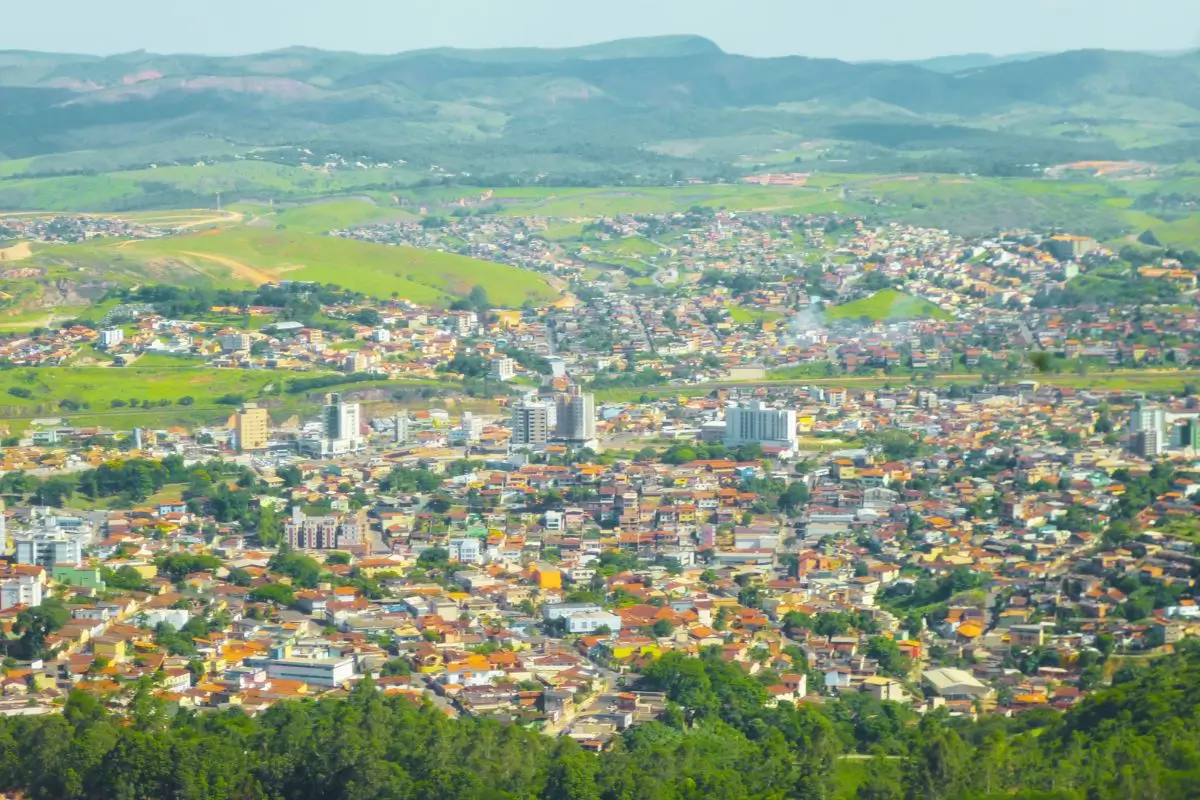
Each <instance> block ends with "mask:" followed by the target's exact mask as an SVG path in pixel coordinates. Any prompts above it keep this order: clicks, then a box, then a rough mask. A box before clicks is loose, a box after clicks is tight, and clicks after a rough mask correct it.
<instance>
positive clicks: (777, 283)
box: [0, 198, 1200, 750]
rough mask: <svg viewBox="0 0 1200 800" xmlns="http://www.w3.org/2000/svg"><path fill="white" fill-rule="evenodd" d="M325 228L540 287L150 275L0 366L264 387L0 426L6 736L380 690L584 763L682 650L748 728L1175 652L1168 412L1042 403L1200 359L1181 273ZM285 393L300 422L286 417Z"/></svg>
mask: <svg viewBox="0 0 1200 800" xmlns="http://www.w3.org/2000/svg"><path fill="white" fill-rule="evenodd" d="M478 202H486V198H482V199H481V200H480V201H478ZM462 207H463V208H467V209H469V205H468V204H465V201H464V205H463V206H462ZM5 224H6V225H18V224H19V225H23V226H26V227H27V228H29V230H28V231H26V233H27V234H29V235H37V236H40V237H42V238H43V239H44V240H46V241H59V240H68V241H75V240H78V239H83V238H91V237H94V236H134V237H142V238H151V237H159V236H165V235H170V233H169V232H165V231H160V230H158V229H155V228H139V227H136V226H128V225H125V224H123V223H121V222H120V220H115V219H101V218H95V219H91V220H87V221H84V222H78V221H69V220H65V219H64V220H58V221H56V222H53V223H36V224H35V223H33V222H29V221H21V222H11V223H10V222H6V223H5ZM564 230H566V231H569V232H570V234H571V235H569V236H561V235H560V234H561V233H562V232H563V231H564ZM332 234H333V235H337V236H344V237H351V238H358V239H365V240H369V241H374V242H380V243H385V244H391V245H395V246H398V247H404V246H419V247H424V248H432V249H441V250H446V251H453V252H457V253H461V254H464V255H469V256H473V257H476V258H481V259H485V260H491V261H497V262H502V263H505V264H509V265H514V266H519V267H522V268H524V269H528V270H533V271H537V272H540V273H545V274H546V275H548V276H551V278H552V279H553V280H554V281H556V283H557V285H560V286H561V287H563V288H564V291H563V293H562V296H561V298H560V299H558V300H557V301H554V302H551V303H547V304H546V305H544V306H535V305H532V304H527V305H526V306H525V307H523V308H507V309H506V308H495V307H493V306H492V305H491V304H490V303H489V301H488V298H487V293H486V292H485V291H483V290H481V289H477V290H472V291H471V293H470V295H469V296H464V297H463V299H462V300H461V301H460V302H457V303H455V304H454V306H452V307H451V308H450V309H449V310H446V309H436V308H431V307H422V306H418V305H416V304H413V303H410V302H408V301H406V300H404V299H402V298H391V299H384V300H377V299H371V298H368V297H364V296H361V295H357V294H354V293H350V292H344V291H341V290H339V289H337V288H336V287H318V286H314V285H310V284H304V283H298V282H286V281H285V282H282V283H280V284H279V285H272V286H264V287H261V288H260V289H258V290H256V291H254V292H246V293H242V294H243V295H244V296H240V297H235V298H233V300H232V301H230V303H229V304H224V301H223V302H222V303H221V304H207V305H203V306H199V305H196V304H195V303H193V302H191V301H192V298H189V297H188V295H187V293H186V292H181V291H179V290H172V289H171V287H155V286H152V285H147V286H143V287H139V288H137V289H133V290H127V289H125V290H116V289H114V292H115V293H116V294H114V298H115V299H116V300H118V302H116V303H113V304H112V307H111V309H110V310H108V311H107V314H106V316H105V318H104V319H103V320H100V321H97V322H86V321H72V322H68V323H67V324H65V325H63V326H61V327H59V328H55V329H46V330H39V331H34V332H31V333H24V334H16V333H9V334H6V335H5V336H4V338H3V339H2V340H0V359H2V360H3V362H4V364H5V366H6V367H7V368H8V369H12V370H16V371H18V373H19V372H20V371H21V370H29V368H33V367H51V366H61V365H69V364H91V365H106V366H109V367H110V368H111V370H112V371H113V372H114V373H117V374H119V373H120V371H121V370H124V369H130V368H133V367H136V366H137V365H138V364H139V363H146V362H145V361H143V359H148V358H153V359H156V363H162V359H177V360H178V362H179V364H181V365H193V366H196V365H202V366H203V367H204V368H206V369H212V370H264V371H265V370H270V371H272V373H271V374H272V375H277V376H278V378H277V380H275V382H274V383H273V384H271V385H269V386H268V388H266V389H264V390H263V392H262V394H261V395H260V396H257V397H246V396H236V395H233V396H229V397H223V398H217V402H218V403H221V404H223V405H227V406H228V408H227V412H228V419H227V420H226V421H224V422H222V423H219V424H207V425H198V426H195V427H188V426H165V427H162V428H159V427H155V426H153V425H147V426H143V427H138V428H137V429H136V430H134V431H132V432H128V433H127V432H122V431H114V430H109V429H107V428H105V427H103V426H95V425H80V424H76V423H74V422H73V421H72V416H73V415H74V414H76V413H79V412H81V411H84V412H86V411H92V412H97V411H115V410H120V409H131V408H134V407H137V406H138V405H139V399H138V398H136V397H131V398H130V399H129V400H111V401H109V402H108V403H106V404H104V407H103V408H97V407H96V404H94V403H92V402H91V401H89V400H88V399H87V398H86V397H82V398H77V399H64V400H59V401H56V402H50V401H46V402H44V403H42V404H41V405H39V406H37V407H36V409H34V413H36V414H38V415H39V416H38V418H36V419H33V420H32V421H31V424H28V425H23V426H17V425H15V424H14V425H12V426H11V427H10V429H9V430H7V431H5V432H4V433H5V435H6V436H7V440H6V444H7V445H8V446H7V447H6V448H5V449H4V450H3V451H2V462H3V463H0V470H2V474H0V494H3V496H4V497H5V498H6V504H7V508H6V510H5V512H4V514H3V516H0V525H2V527H0V531H2V532H3V536H2V539H3V541H2V545H0V546H2V548H3V552H4V555H5V556H6V559H5V561H4V562H3V564H2V566H0V623H2V624H3V626H4V630H5V631H6V632H7V636H8V650H7V652H8V659H7V660H6V662H5V673H4V677H3V679H2V680H3V686H4V696H3V698H0V713H3V714H13V715H16V714H34V713H57V712H60V711H61V710H62V708H63V705H64V700H65V698H66V696H67V695H68V693H70V692H71V691H73V690H83V691H86V692H89V693H92V694H94V695H96V696H97V697H102V698H107V699H113V698H121V697H124V696H127V695H128V694H129V693H130V692H132V691H133V690H134V688H135V687H141V686H144V685H145V684H146V682H147V681H149V682H150V683H152V685H153V687H154V691H156V692H157V693H159V694H160V696H161V697H163V698H165V699H167V700H169V701H170V702H172V703H175V704H177V705H178V706H180V707H184V708H193V709H220V708H228V707H230V706H237V707H240V708H241V709H243V710H244V711H245V712H246V713H247V714H251V715H253V714H256V713H258V712H260V711H262V710H263V709H265V708H267V707H268V706H270V705H272V704H274V703H277V702H279V701H281V700H287V699H294V698H302V697H313V696H318V695H327V694H334V695H336V694H339V693H343V694H344V693H347V692H349V691H350V689H351V688H352V687H353V685H354V684H355V683H356V682H359V681H361V680H363V679H365V678H366V676H371V678H372V679H373V680H374V682H375V683H376V685H377V686H379V687H380V689H382V690H383V691H384V692H387V693H390V694H401V695H407V696H410V697H413V698H414V699H418V700H422V701H428V702H430V703H432V704H434V705H435V706H437V707H438V708H439V709H441V710H442V711H444V713H446V714H448V715H451V716H458V715H487V716H494V717H498V718H502V719H506V720H511V721H513V722H516V723H519V724H524V725H530V726H536V727H538V728H539V729H540V730H542V731H543V732H544V733H546V734H547V735H555V736H566V737H570V738H572V739H574V740H576V741H578V742H579V743H580V744H582V745H583V746H585V747H587V748H590V749H596V750H599V749H603V748H605V747H606V746H607V745H608V744H609V743H610V741H611V740H612V739H613V737H614V736H616V735H617V734H618V733H619V732H621V731H623V730H625V729H627V728H628V727H630V726H631V725H635V724H637V723H638V722H641V721H645V720H649V719H653V718H655V717H657V716H658V715H659V714H661V713H663V712H664V710H665V709H666V708H667V698H666V695H665V694H664V693H663V692H662V691H659V690H656V687H647V686H646V685H645V684H644V682H642V681H641V680H640V679H639V675H640V673H641V672H642V671H643V669H644V668H645V667H646V666H647V665H648V664H650V663H652V662H654V661H655V660H656V659H659V658H661V657H663V656H664V655H665V654H668V653H672V652H677V653H682V654H686V655H697V654H700V653H715V654H716V657H719V658H721V659H723V660H724V661H726V662H728V663H729V664H734V665H737V666H739V667H740V668H742V669H743V670H744V671H745V672H746V673H747V674H749V675H751V676H753V677H755V678H756V679H757V680H759V681H760V682H761V684H762V686H763V687H764V688H765V691H766V693H767V696H768V698H769V701H768V702H769V703H771V704H776V703H782V702H790V703H794V704H803V703H827V702H830V701H831V699H832V698H835V697H837V696H844V695H846V694H848V693H865V694H869V695H870V696H872V697H873V698H875V699H877V700H881V701H896V702H901V703H905V704H908V705H909V706H911V708H913V709H915V710H916V711H918V712H921V713H924V712H927V711H930V710H933V709H937V708H946V709H948V710H949V712H950V713H951V714H954V715H964V716H982V715H992V714H999V715H1005V716H1011V715H1016V714H1021V713H1024V712H1026V711H1029V710H1032V709H1037V708H1043V707H1047V706H1050V707H1055V708H1065V707H1069V706H1071V705H1073V704H1076V703H1078V702H1080V700H1081V699H1082V698H1083V697H1085V696H1087V695H1088V693H1089V692H1091V691H1093V690H1094V689H1096V688H1098V687H1100V686H1101V685H1102V684H1103V683H1104V682H1105V680H1106V679H1107V678H1108V677H1110V676H1109V675H1106V670H1109V671H1111V669H1112V668H1113V667H1114V665H1115V663H1116V659H1118V658H1119V657H1123V656H1130V655H1139V654H1152V653H1156V652H1161V651H1162V650H1163V648H1170V647H1171V646H1172V645H1173V644H1174V643H1176V642H1177V641H1179V640H1180V639H1181V638H1183V637H1187V636H1190V635H1193V634H1195V633H1197V632H1198V631H1200V605H1197V603H1196V600H1195V585H1194V576H1195V575H1196V574H1198V567H1200V559H1198V557H1197V551H1196V542H1197V541H1200V524H1198V523H1197V519H1198V517H1197V508H1196V503H1197V502H1198V501H1200V495H1197V490H1198V489H1200V467H1198V466H1197V458H1198V457H1200V397H1197V396H1195V392H1193V391H1190V390H1189V391H1186V392H1182V393H1180V394H1179V395H1178V396H1169V395H1158V396H1155V395H1145V394H1143V393H1141V392H1135V391H1130V390H1128V389H1124V388H1121V381H1120V380H1114V381H1113V382H1112V383H1111V384H1109V385H1111V386H1112V387H1113V388H1108V389H1098V388H1082V387H1083V385H1084V383H1083V382H1082V381H1075V383H1077V384H1079V385H1080V387H1081V388H1075V389H1073V388H1070V385H1071V384H1072V381H1071V380H1070V378H1073V377H1074V378H1080V377H1084V376H1087V375H1089V374H1095V373H1100V372H1110V371H1111V372H1112V373H1113V374H1114V375H1119V374H1126V371H1127V374H1130V375H1137V374H1157V373H1160V372H1161V373H1167V372H1169V371H1173V370H1178V369H1181V368H1183V367H1186V366H1187V365H1189V364H1190V363H1192V361H1193V360H1196V359H1200V350H1198V346H1197V344H1196V343H1195V342H1196V338H1197V337H1196V335H1195V334H1196V331H1197V330H1198V329H1200V308H1198V307H1197V306H1196V304H1195V302H1194V300H1193V298H1194V292H1195V290H1196V272H1195V271H1194V268H1195V265H1185V264H1183V263H1182V262H1180V261H1178V260H1174V259H1169V258H1168V259H1162V260H1159V261H1156V262H1152V263H1143V264H1140V265H1138V266H1136V267H1135V270H1136V272H1137V276H1136V277H1137V281H1136V285H1137V286H1138V287H1139V291H1141V292H1144V296H1143V297H1141V298H1139V300H1140V302H1138V303H1137V304H1128V303H1125V302H1120V298H1114V297H1112V296H1109V295H1106V294H1105V293H1104V288H1103V284H1104V281H1105V280H1106V278H1105V276H1106V275H1111V273H1112V271H1113V270H1114V269H1117V266H1116V265H1117V264H1118V263H1119V260H1118V257H1117V254H1116V253H1112V252H1109V251H1107V250H1106V249H1104V248H1103V247H1101V246H1100V245H1098V244H1097V243H1096V242H1094V241H1092V240H1090V239H1087V238H1083V237H1076V236H1069V235H1064V234H1061V233H1051V232H1035V231H1019V232H1013V233H1009V234H1005V235H1002V236H992V237H979V238H974V239H972V238H964V237H960V236H955V235H951V234H948V233H946V232H944V231H937V230H928V229H921V228H914V227H909V226H905V225H899V224H890V225H880V224H877V223H872V222H870V221H868V220H866V219H863V218H858V217H849V216H838V215H802V216H789V215H775V214H765V213H748V214H734V213H729V212H714V211H711V210H706V209H695V210H693V211H691V212H686V213H677V214H663V215H644V216H634V215H629V216H613V217H603V218H596V219H586V220H554V219H542V218H511V219H506V218H502V217H497V216H491V215H488V216H480V215H474V216H473V215H470V214H466V215H464V216H451V217H448V218H444V219H443V218H436V217H430V216H426V217H425V218H424V219H423V220H422V221H420V222H411V223H410V222H404V223H386V224H378V225H372V226H368V227H364V228H356V229H350V230H341V231H334V232H332ZM0 266H3V265H0ZM14 266H15V265H14ZM1123 269H1128V268H1127V267H1123ZM1079 276H1087V277H1090V278H1092V279H1093V280H1092V283H1089V284H1086V285H1088V286H1099V287H1100V288H1098V289H1096V294H1095V295H1094V296H1093V295H1083V296H1080V293H1079V290H1078V289H1077V288H1075V287H1077V286H1078V285H1079V282H1078V281H1075V280H1074V279H1076V278H1078V277H1079ZM225 299H226V300H228V299H229V298H225ZM189 303H191V305H189ZM297 309H300V312H301V313H296V310H297ZM1055 376H1059V377H1061V378H1063V379H1062V380H1056V379H1055ZM359 384H361V387H360V386H359ZM1097 385H1105V384H1097ZM297 386H299V387H300V388H301V389H302V391H303V392H304V393H305V394H308V395H315V396H319V395H322V394H324V395H325V396H324V397H323V399H322V400H321V401H320V403H319V408H320V410H319V412H317V413H303V414H297V413H291V412H288V413H287V414H286V415H281V414H280V412H279V410H278V408H277V406H278V403H277V400H278V398H279V397H280V396H283V395H284V394H285V393H286V392H288V391H290V390H291V388H296V387H297ZM289 387H290V388H289ZM390 387H396V388H400V387H405V388H407V390H408V391H409V395H406V398H407V399H405V400H397V399H396V397H395V396H389V391H391V388H390ZM325 389H327V393H326V392H325V391H323V390H325ZM422 391H424V392H425V394H424V395H423V396H420V393H421V392H422ZM364 393H365V394H364ZM414 393H416V394H414ZM9 394H10V395H12V400H11V401H10V402H9V405H12V406H13V407H14V409H15V408H16V407H17V406H18V405H20V404H21V403H25V404H26V405H24V406H21V407H22V408H28V405H27V403H28V402H29V401H30V399H31V397H30V396H31V395H32V394H33V393H32V392H31V391H29V390H26V389H21V388H20V387H19V386H17V387H15V388H14V389H10V390H9ZM212 400H213V398H207V397H200V396H199V392H197V396H193V397H184V398H180V399H177V400H175V401H168V402H165V403H155V404H151V403H150V401H149V400H141V401H140V403H141V405H142V407H144V408H146V409H150V408H158V407H161V406H162V405H175V406H187V405H192V404H193V403H195V402H198V401H203V402H211V401H212ZM5 405H6V403H5V401H4V400H3V399H0V407H3V406H5ZM10 411H11V409H10ZM8 416H16V414H15V413H13V414H8Z"/></svg>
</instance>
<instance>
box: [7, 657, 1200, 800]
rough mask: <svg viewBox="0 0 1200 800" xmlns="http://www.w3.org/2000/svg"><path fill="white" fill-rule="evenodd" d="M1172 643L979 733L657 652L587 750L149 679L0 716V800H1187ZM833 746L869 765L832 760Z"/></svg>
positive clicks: (1197, 692) (425, 717)
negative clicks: (174, 690) (3, 795)
mask: <svg viewBox="0 0 1200 800" xmlns="http://www.w3.org/2000/svg"><path fill="white" fill-rule="evenodd" d="M1184 648H1185V651H1184V652H1183V653H1181V654H1180V655H1177V656H1173V657H1168V658H1165V659H1163V660H1161V661H1159V662H1158V663H1157V664H1155V665H1154V666H1152V667H1147V668H1144V669H1145V671H1144V672H1142V673H1140V674H1137V673H1135V672H1134V671H1132V670H1128V669H1126V670H1123V671H1121V672H1119V673H1118V675H1117V680H1118V685H1117V686H1116V687H1115V688H1113V689H1111V690H1108V691H1104V692H1100V693H1098V694H1096V695H1094V696H1093V697H1091V698H1089V699H1087V700H1085V701H1084V702H1083V703H1082V704H1081V705H1080V706H1078V707H1077V708H1075V709H1073V710H1071V711H1070V712H1068V713H1067V714H1066V715H1065V716H1061V715H1059V714H1057V713H1056V712H1053V711H1049V710H1045V711H1037V712H1030V713H1026V714H1023V715H1022V716H1020V717H1019V718H1017V719H1014V720H1005V719H1001V718H988V719H986V720H984V721H982V722H979V723H972V722H969V721H964V720H952V719H950V718H948V717H946V716H944V714H942V713H940V712H939V713H935V714H931V715H928V716H926V717H924V718H922V719H920V720H919V721H918V720H915V719H913V718H912V716H911V712H910V711H908V710H907V709H906V708H905V707H902V706H897V705H894V704H890V703H882V704H881V703H876V702H874V701H870V700H869V699H864V697H859V696H855V697H852V698H849V699H847V700H844V701H839V702H831V703H829V704H827V705H825V706H821V707H818V706H813V705H808V704H806V705H803V706H801V707H800V708H796V707H793V706H792V705H791V704H788V703H783V704H781V705H780V707H778V708H767V707H765V705H764V700H765V693H764V690H763V688H762V685H761V684H760V683H759V682H757V681H755V680H754V679H753V678H751V677H749V676H747V675H746V674H745V673H742V672H741V671H740V670H739V669H738V668H737V667H735V666H731V665H728V664H726V663H725V662H724V661H723V660H722V659H721V658H720V656H719V654H718V653H711V654H708V655H706V656H705V657H703V658H701V659H689V658H685V657H681V656H677V655H671V656H668V657H664V658H663V659H662V660H660V661H659V662H657V663H655V664H654V665H653V666H652V667H650V668H649V669H648V670H647V672H646V675H645V676H644V684H645V685H646V686H647V687H650V688H657V689H660V690H663V691H666V692H668V694H669V695H670V697H671V698H672V699H673V700H674V701H676V703H677V704H683V705H682V706H680V705H673V706H672V707H671V708H670V710H669V711H668V713H667V715H666V718H665V719H664V720H663V721H662V722H654V723H648V724H643V725H640V726H636V727H634V728H632V729H631V730H629V731H628V732H626V733H625V734H624V735H623V736H622V738H621V739H620V740H619V741H618V742H617V743H616V745H615V746H614V747H613V748H612V749H611V750H609V751H606V752H604V753H602V754H600V755H593V754H591V753H588V752H585V751H583V750H581V749H580V748H579V746H578V745H576V744H575V743H574V742H572V741H570V740H564V739H551V738H548V737H545V736H542V735H540V734H538V733H536V732H533V731H528V730H524V729H522V728H520V727H516V726H504V725H500V724H497V723H495V722H491V721H482V720H478V719H470V718H467V719H459V720H451V719H448V718H447V717H446V716H444V714H442V712H440V711H439V710H436V709H435V708H434V707H432V706H417V705H414V704H413V703H411V702H410V701H408V700H407V699H402V698H400V697H395V696H385V695H384V694H382V693H381V692H380V691H378V690H377V689H376V688H375V687H374V685H372V684H370V683H366V682H365V683H363V684H360V685H359V686H358V687H357V688H355V689H354V690H353V691H352V692H351V694H350V696H349V698H348V699H344V700H343V699H326V700H321V701H318V702H288V703H281V704H279V705H276V706H274V707H273V708H271V709H270V710H269V711H268V712H267V713H266V714H264V715H263V716H261V717H258V718H253V719H251V718H247V717H246V716H244V715H243V714H241V713H240V712H239V711H237V710H231V711H227V712H222V713H217V714H207V713H202V714H195V715H193V714H189V713H184V712H174V713H172V710H171V709H170V708H169V707H167V706H164V705H162V704H160V703H159V702H157V701H156V700H154V699H153V691H152V689H151V687H150V686H149V685H148V684H147V685H145V686H143V687H141V688H140V689H139V691H138V693H137V694H136V696H135V698H134V700H133V702H132V704H131V705H130V706H129V708H128V716H129V719H128V720H125V719H119V718H117V717H115V716H113V715H111V714H110V713H109V712H107V711H105V710H104V709H103V707H102V706H101V705H100V704H99V702H98V701H97V700H96V699H94V698H92V697H90V696H88V695H84V694H82V693H76V694H74V695H72V696H71V698H70V699H69V702H68V703H67V706H66V709H65V713H64V714H63V715H61V716H57V715H56V716H51V717H20V718H5V719H3V720H0V789H4V790H8V791H10V792H11V791H22V790H23V791H25V792H27V793H28V795H29V796H30V797H34V798H46V800H50V799H51V798H53V800H68V799H69V798H95V799H96V800H101V799H103V800H113V799H114V798H121V799H123V800H140V799H142V798H145V800H163V799H164V798H178V799H179V800H200V799H201V798H208V799H210V800H219V799H222V798H229V799H230V800H233V799H235V798H236V799H237V800H250V799H251V798H272V799H273V800H292V799H295V800H316V799H317V798H320V799H321V800H333V799H335V798H345V800H400V799H401V798H403V799H405V800H408V799H411V800H419V799H423V798H428V799H429V800H455V799H456V798H458V799H461V800H468V799H474V798H495V799H496V800H499V799H500V798H514V799H515V798H552V799H554V800H566V799H567V798H573V799H578V800H584V799H587V800H659V799H660V798H662V799H671V800H674V799H676V798H678V800H691V799H693V798H694V799H695V800H701V798H703V799H704V800H723V799H725V798H728V799H729V800H734V799H735V798H737V799H738V800H741V799H742V798H780V800H782V798H809V799H811V800H821V799H822V798H832V797H834V796H836V795H837V794H838V793H841V794H842V796H846V793H851V794H853V793H854V792H857V796H858V797H861V798H872V799H873V800H886V799H889V798H896V799H897V800H900V799H907V798H997V799H998V798H1001V797H1007V798H1027V799H1028V800H1033V798H1042V799H1043V800H1047V799H1049V798H1054V799H1055V800H1075V799H1078V800H1085V798H1086V800H1107V799H1108V798H1111V799H1112V800H1117V799H1118V798H1119V799H1120V800H1128V798H1140V799H1142V800H1175V799H1178V800H1185V798H1195V797H1197V796H1200V651H1198V650H1197V648H1196V647H1195V646H1192V645H1190V643H1189V644H1185V645H1184ZM848 751H858V752H859V753H865V754H868V755H870V756H871V757H868V758H858V759H850V760H846V759H841V758H839V756H841V755H843V754H845V753H846V752H848ZM846 764H850V765H853V766H855V770H853V771H850V770H845V769H843V768H842V766H843V765H846ZM860 767H861V769H860ZM851 772H855V773H857V775H856V776H855V777H852V778H847V775H849V774H850V773H851ZM847 780H849V781H851V782H852V783H853V784H855V785H854V786H851V785H847V784H845V783H844V782H845V781H847ZM839 781H842V782H843V785H841V786H839Z"/></svg>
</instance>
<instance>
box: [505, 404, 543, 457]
mask: <svg viewBox="0 0 1200 800" xmlns="http://www.w3.org/2000/svg"><path fill="white" fill-rule="evenodd" d="M549 442H550V407H549V406H547V405H546V404H545V403H542V402H539V401H537V400H522V401H521V402H519V403H517V404H516V405H515V406H513V410H512V440H511V443H512V447H513V449H514V450H522V449H529V450H540V449H542V448H544V447H545V446H546V445H547V444H548V443H549Z"/></svg>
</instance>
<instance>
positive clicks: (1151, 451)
mask: <svg viewBox="0 0 1200 800" xmlns="http://www.w3.org/2000/svg"><path fill="white" fill-rule="evenodd" d="M1129 432H1130V433H1131V434H1132V437H1131V439H1130V442H1129V444H1130V447H1131V449H1132V450H1133V452H1135V453H1137V454H1138V455H1140V456H1142V457H1143V458H1154V457H1156V456H1158V455H1160V454H1161V453H1162V451H1163V450H1165V449H1166V447H1167V414H1166V412H1165V411H1163V409H1162V406H1157V405H1154V404H1153V403H1149V402H1147V401H1146V400H1145V399H1144V398H1143V399H1141V400H1138V401H1137V402H1136V403H1135V404H1134V406H1133V411H1131V412H1130V413H1129Z"/></svg>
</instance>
